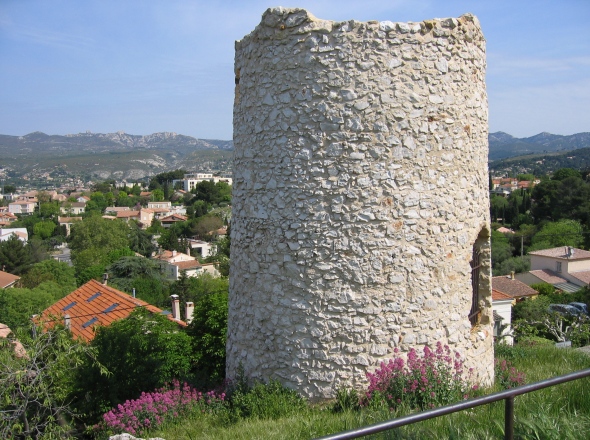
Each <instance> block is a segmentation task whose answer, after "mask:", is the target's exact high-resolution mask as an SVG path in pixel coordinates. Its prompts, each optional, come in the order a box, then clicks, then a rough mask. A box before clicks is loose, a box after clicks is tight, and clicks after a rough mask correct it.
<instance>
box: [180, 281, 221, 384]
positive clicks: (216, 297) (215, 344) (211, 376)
mask: <svg viewBox="0 0 590 440" xmlns="http://www.w3.org/2000/svg"><path fill="white" fill-rule="evenodd" d="M227 298H228V297H227V292H218V293H210V294H205V295H203V296H201V297H200V298H198V299H197V301H196V302H195V312H194V315H193V321H192V322H191V324H190V325H189V327H188V329H187V333H188V334H189V335H190V336H191V337H192V340H193V350H194V353H195V354H194V356H195V362H196V369H197V371H198V373H199V377H200V381H201V382H202V383H204V384H206V385H214V384H220V383H221V382H222V381H223V379H224V378H225V343H226V337H227V307H228V302H227Z"/></svg>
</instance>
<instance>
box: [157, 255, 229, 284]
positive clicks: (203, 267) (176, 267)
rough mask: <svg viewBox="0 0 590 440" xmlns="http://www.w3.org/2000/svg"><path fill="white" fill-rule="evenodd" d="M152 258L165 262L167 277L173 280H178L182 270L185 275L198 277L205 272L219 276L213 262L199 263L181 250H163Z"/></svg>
mask: <svg viewBox="0 0 590 440" xmlns="http://www.w3.org/2000/svg"><path fill="white" fill-rule="evenodd" d="M154 258H155V259H157V260H160V261H163V262H165V263H166V271H167V274H168V277H169V278H171V279H173V280H178V279H179V278H180V275H181V273H182V271H184V272H185V273H186V276H187V277H198V276H199V275H202V274H205V273H208V274H210V275H211V276H214V277H218V276H220V274H219V271H218V270H217V267H216V265H215V264H214V263H205V264H201V263H199V262H198V261H197V259H196V258H195V257H192V256H190V255H188V254H185V253H183V252H177V251H163V252H161V253H160V254H158V255H156V256H155V257H154Z"/></svg>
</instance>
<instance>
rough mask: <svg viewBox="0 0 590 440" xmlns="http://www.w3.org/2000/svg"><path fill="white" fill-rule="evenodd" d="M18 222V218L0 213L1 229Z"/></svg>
mask: <svg viewBox="0 0 590 440" xmlns="http://www.w3.org/2000/svg"><path fill="white" fill-rule="evenodd" d="M17 220H18V217H17V216H16V215H14V214H12V213H10V212H0V227H3V226H8V225H10V224H11V223H12V222H15V221H17Z"/></svg>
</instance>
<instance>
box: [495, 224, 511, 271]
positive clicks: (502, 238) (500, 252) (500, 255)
mask: <svg viewBox="0 0 590 440" xmlns="http://www.w3.org/2000/svg"><path fill="white" fill-rule="evenodd" d="M491 242H492V267H497V266H499V265H500V263H502V261H504V260H507V259H508V258H511V257H512V251H513V250H514V249H513V248H512V246H511V245H510V242H509V240H508V237H506V235H504V234H502V233H501V232H498V231H492V235H491Z"/></svg>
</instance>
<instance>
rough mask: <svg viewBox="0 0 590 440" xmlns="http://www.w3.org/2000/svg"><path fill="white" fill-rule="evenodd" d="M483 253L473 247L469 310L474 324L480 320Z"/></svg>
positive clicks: (470, 318) (470, 319)
mask: <svg viewBox="0 0 590 440" xmlns="http://www.w3.org/2000/svg"><path fill="white" fill-rule="evenodd" d="M480 259H481V253H480V252H479V249H477V248H476V247H475V246H474V247H473V258H472V259H471V263H470V264H471V290H472V293H471V295H472V296H471V310H470V311H469V321H470V322H471V325H472V326H475V325H477V323H478V322H479V314H480V312H481V310H480V309H479V275H480V274H479V272H480V269H481V262H480Z"/></svg>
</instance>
